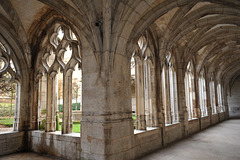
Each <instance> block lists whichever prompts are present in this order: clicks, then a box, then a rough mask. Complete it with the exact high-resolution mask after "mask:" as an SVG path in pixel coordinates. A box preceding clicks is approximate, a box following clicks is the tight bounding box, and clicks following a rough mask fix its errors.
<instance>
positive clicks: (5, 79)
mask: <svg viewBox="0 0 240 160" xmlns="http://www.w3.org/2000/svg"><path fill="white" fill-rule="evenodd" d="M11 54H13V53H12V50H11V49H9V48H7V47H5V46H4V45H3V43H2V42H0V104H2V103H3V102H4V103H6V104H7V105H9V106H10V113H9V116H10V117H12V115H13V116H14V118H13V119H14V124H13V130H15V131H17V130H18V125H19V110H20V108H19V107H20V106H19V103H20V102H19V100H20V96H19V90H20V83H21V77H20V73H18V72H17V71H16V67H15V66H16V65H15V63H14V61H15V60H14V59H13V58H14V57H12V56H11Z"/></svg>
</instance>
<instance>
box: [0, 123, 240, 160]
mask: <svg viewBox="0 0 240 160" xmlns="http://www.w3.org/2000/svg"><path fill="white" fill-rule="evenodd" d="M16 159H17V160H57V159H58V158H54V157H49V156H44V155H40V154H37V153H31V152H29V153H14V154H10V155H6V156H0V160H16ZM161 159H163V160H240V120H229V121H225V122H222V123H220V124H218V125H216V126H214V127H211V128H209V129H206V130H204V131H203V132H201V133H198V134H195V135H193V136H191V137H189V138H187V139H185V140H183V141H180V142H177V143H175V144H173V145H171V146H168V147H166V148H164V149H161V150H159V151H156V152H154V153H152V154H149V155H147V156H145V157H143V158H141V159H140V160H161Z"/></svg>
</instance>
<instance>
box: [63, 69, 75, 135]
mask: <svg viewBox="0 0 240 160" xmlns="http://www.w3.org/2000/svg"><path fill="white" fill-rule="evenodd" d="M72 127H73V124H72V70H68V71H64V72H63V119H62V134H67V133H72Z"/></svg>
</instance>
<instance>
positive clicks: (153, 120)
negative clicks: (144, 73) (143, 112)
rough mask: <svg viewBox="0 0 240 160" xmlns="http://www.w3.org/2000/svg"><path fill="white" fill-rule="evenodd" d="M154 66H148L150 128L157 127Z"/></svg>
mask: <svg viewBox="0 0 240 160" xmlns="http://www.w3.org/2000/svg"><path fill="white" fill-rule="evenodd" d="M155 74H156V73H155V66H154V65H153V64H150V83H151V85H150V86H151V88H150V90H151V95H150V97H151V108H150V120H151V126H152V127H158V126H159V123H158V109H157V100H156V99H157V97H156V87H157V85H156V83H157V82H156V76H155ZM158 83H160V82H158Z"/></svg>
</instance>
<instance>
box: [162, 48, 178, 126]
mask: <svg viewBox="0 0 240 160" xmlns="http://www.w3.org/2000/svg"><path fill="white" fill-rule="evenodd" d="M166 62H167V63H166V64H167V70H166V71H165V67H163V71H162V86H163V87H162V89H163V92H162V93H163V95H162V97H163V108H164V113H165V124H174V123H177V122H178V121H179V116H178V101H177V79H176V72H175V69H174V59H173V57H172V55H171V53H169V54H168V56H167V57H166Z"/></svg>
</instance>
